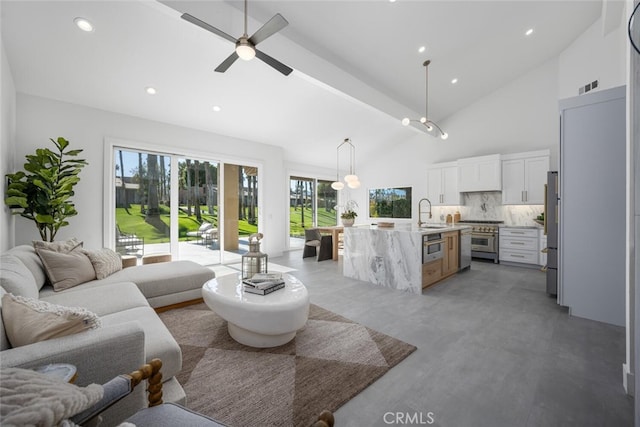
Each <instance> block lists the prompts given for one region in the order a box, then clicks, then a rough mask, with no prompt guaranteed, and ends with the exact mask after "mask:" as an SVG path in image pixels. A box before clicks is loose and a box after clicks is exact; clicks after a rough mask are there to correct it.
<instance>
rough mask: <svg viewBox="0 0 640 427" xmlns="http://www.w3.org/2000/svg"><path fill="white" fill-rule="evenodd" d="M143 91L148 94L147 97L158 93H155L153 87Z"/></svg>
mask: <svg viewBox="0 0 640 427" xmlns="http://www.w3.org/2000/svg"><path fill="white" fill-rule="evenodd" d="M144 90H145V91H146V92H147V93H148V94H149V95H155V94H156V93H158V91H156V88H155V87H151V86H147V87H146V88H144Z"/></svg>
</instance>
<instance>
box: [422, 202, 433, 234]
mask: <svg viewBox="0 0 640 427" xmlns="http://www.w3.org/2000/svg"><path fill="white" fill-rule="evenodd" d="M422 202H427V203H429V212H426V211H425V212H424V213H428V214H429V219H431V218H432V217H433V215H431V201H430V200H429V199H427V198H424V199H420V201H419V202H418V227H422V224H426V222H422V214H423V212H422Z"/></svg>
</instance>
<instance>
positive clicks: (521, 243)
mask: <svg viewBox="0 0 640 427" xmlns="http://www.w3.org/2000/svg"><path fill="white" fill-rule="evenodd" d="M511 244H512V245H524V242H511Z"/></svg>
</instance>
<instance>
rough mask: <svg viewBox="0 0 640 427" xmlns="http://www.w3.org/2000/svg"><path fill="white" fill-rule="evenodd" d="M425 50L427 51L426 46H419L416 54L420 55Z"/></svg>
mask: <svg viewBox="0 0 640 427" xmlns="http://www.w3.org/2000/svg"><path fill="white" fill-rule="evenodd" d="M426 49H427V47H426V46H420V47H419V48H418V52H420V53H422V52H424V51H425V50H426Z"/></svg>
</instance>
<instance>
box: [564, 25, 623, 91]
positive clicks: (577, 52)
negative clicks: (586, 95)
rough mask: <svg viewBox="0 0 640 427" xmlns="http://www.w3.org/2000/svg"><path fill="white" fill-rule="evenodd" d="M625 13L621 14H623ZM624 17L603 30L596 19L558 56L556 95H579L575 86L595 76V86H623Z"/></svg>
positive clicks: (589, 80)
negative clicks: (611, 27) (611, 26)
mask: <svg viewBox="0 0 640 427" xmlns="http://www.w3.org/2000/svg"><path fill="white" fill-rule="evenodd" d="M623 15H624V14H623ZM624 23H625V20H622V19H621V20H620V26H618V28H617V29H615V30H613V31H610V32H609V33H607V34H603V24H602V19H598V20H597V21H596V22H594V23H593V25H591V27H589V28H588V29H587V30H586V31H585V32H584V33H583V34H582V35H581V36H580V37H578V38H577V39H576V40H575V41H574V42H573V43H572V44H571V45H570V46H569V47H568V48H567V49H565V50H564V51H563V52H562V53H561V54H560V56H559V57H558V64H559V68H558V71H559V72H558V99H564V98H570V97H573V96H578V88H579V87H580V86H584V85H585V84H587V83H591V82H592V81H594V80H598V88H597V89H596V90H602V89H611V88H613V87H617V86H623V85H625V84H626V81H627V65H626V63H627V62H626V55H627V40H626V37H627V35H626V28H625V27H626V26H625V25H624Z"/></svg>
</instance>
